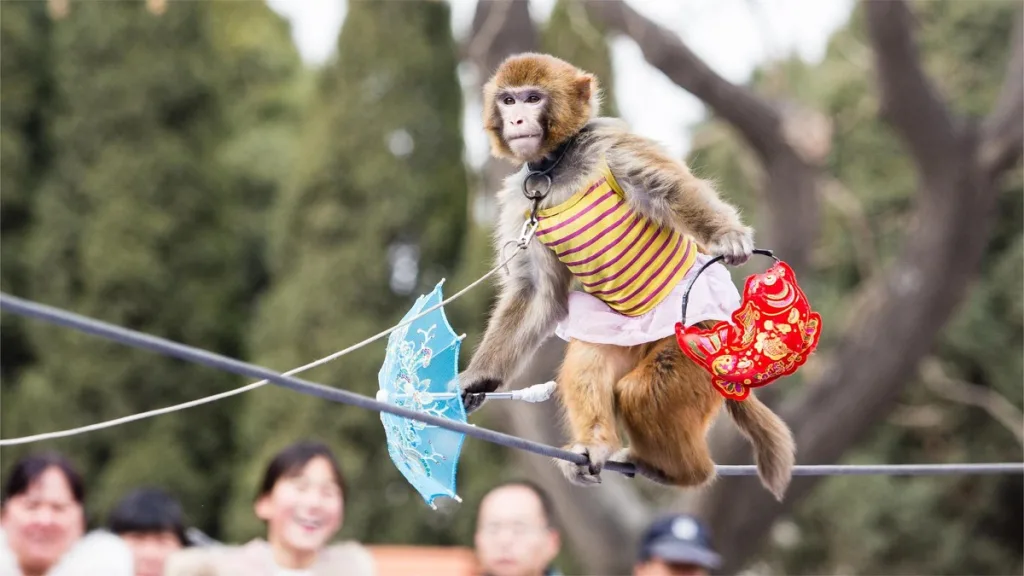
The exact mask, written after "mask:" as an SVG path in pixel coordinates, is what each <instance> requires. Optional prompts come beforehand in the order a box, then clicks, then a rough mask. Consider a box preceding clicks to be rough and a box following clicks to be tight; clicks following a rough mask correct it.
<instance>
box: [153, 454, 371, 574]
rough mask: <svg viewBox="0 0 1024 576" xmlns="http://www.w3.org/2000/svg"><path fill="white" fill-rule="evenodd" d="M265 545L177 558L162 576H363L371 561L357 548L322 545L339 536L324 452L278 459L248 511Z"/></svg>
mask: <svg viewBox="0 0 1024 576" xmlns="http://www.w3.org/2000/svg"><path fill="white" fill-rule="evenodd" d="M254 511H255V513H256V516H258V517H259V518H260V519H261V520H263V521H264V522H266V525H267V539H266V540H263V539H255V540H252V541H251V542H249V543H248V544H245V545H244V546H214V547H211V548H197V549H191V550H184V551H181V552H179V553H176V554H175V555H173V556H172V557H171V558H170V559H168V561H167V569H166V574H167V576H222V575H223V576H228V575H234V574H247V575H252V576H339V575H341V574H345V575H346V576H349V575H351V576H369V575H371V574H374V573H375V567H374V562H373V557H372V556H371V555H370V553H369V551H367V550H366V549H365V548H363V547H362V546H361V545H360V544H358V543H356V542H343V543H339V544H335V545H328V544H327V542H328V541H329V540H330V539H331V538H332V537H334V535H335V534H337V532H338V530H340V529H341V526H342V523H343V521H344V513H345V481H344V476H343V475H342V473H341V469H340V468H339V466H338V463H337V461H336V460H335V458H334V455H333V454H332V453H331V451H330V449H329V448H327V447H326V446H324V445H323V444H319V443H316V442H297V443H295V444H292V445H290V446H288V447H287V448H285V449H283V450H281V451H280V452H278V453H277V454H276V455H275V456H274V458H273V459H272V460H271V461H270V464H269V465H268V466H267V468H266V470H265V472H264V474H263V481H262V482H261V483H260V489H259V493H258V495H257V497H256V502H255V505H254Z"/></svg>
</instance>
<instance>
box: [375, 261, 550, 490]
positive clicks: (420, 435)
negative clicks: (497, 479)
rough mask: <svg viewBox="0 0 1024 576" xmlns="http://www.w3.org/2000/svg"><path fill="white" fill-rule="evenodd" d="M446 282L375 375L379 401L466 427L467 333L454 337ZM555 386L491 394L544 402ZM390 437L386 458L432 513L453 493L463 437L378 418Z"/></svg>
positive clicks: (397, 335) (418, 308) (421, 301)
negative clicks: (462, 381) (463, 360)
mask: <svg viewBox="0 0 1024 576" xmlns="http://www.w3.org/2000/svg"><path fill="white" fill-rule="evenodd" d="M442 284H444V280H443V279H442V280H441V281H440V282H438V283H437V286H435V287H434V290H433V291H432V292H431V293H430V294H427V295H425V296H420V297H419V298H417V299H416V303H415V304H413V306H412V308H411V309H410V310H409V311H408V312H407V313H406V314H405V316H404V317H403V318H402V320H401V322H399V324H405V323H406V322H407V321H408V320H409V319H410V318H413V317H415V316H419V315H420V314H422V313H423V311H424V310H429V309H431V308H435V307H436V310H431V311H430V312H428V313H426V314H424V315H423V316H422V317H421V318H417V319H416V320H413V321H412V322H410V323H409V324H407V325H405V326H402V327H401V328H398V329H397V330H395V331H394V332H392V333H391V335H390V336H389V337H388V348H387V353H386V355H385V358H384V364H383V365H382V366H381V369H380V372H379V373H378V374H377V380H378V383H379V384H380V390H379V391H378V392H377V399H378V400H380V401H382V402H389V403H391V404H395V405H397V406H401V407H403V408H408V409H410V410H415V411H417V412H423V413H427V414H432V415H434V416H438V417H441V418H447V419H450V420H457V421H460V422H466V409H465V408H464V407H463V406H462V395H461V391H460V388H459V381H458V374H459V348H460V346H461V344H462V339H463V338H465V337H466V335H465V334H463V335H461V336H459V335H456V333H455V330H453V329H452V327H451V325H450V324H449V323H448V318H447V317H446V316H445V314H444V308H443V307H441V306H440V304H441V303H442V302H443V298H442V297H441V285H442ZM554 388H555V383H554V382H546V383H544V384H539V385H536V386H531V387H529V388H526V389H523V390H515V391H512V392H498V393H492V394H487V397H488V398H489V399H490V398H502V399H509V400H524V401H527V402H541V401H544V400H546V399H547V398H548V397H550V396H551V393H552V392H553V391H554ZM380 419H381V422H382V423H383V424H384V433H385V434H386V435H387V442H388V453H389V454H390V455H391V460H392V461H393V462H394V463H395V466H396V467H397V468H398V470H399V471H400V472H401V473H402V475H403V476H405V478H406V480H408V481H409V483H410V484H412V486H413V487H414V488H416V490H417V491H418V492H419V493H420V495H421V496H423V499H424V500H425V501H426V502H427V504H429V505H430V507H431V508H433V509H435V510H436V509H437V506H435V505H434V499H436V498H437V497H438V496H447V497H449V498H453V499H455V500H456V501H459V502H462V499H461V498H459V496H458V495H457V494H456V493H455V476H456V468H457V464H458V461H459V454H460V452H461V451H462V441H463V439H464V438H465V436H464V435H463V434H462V433H460V432H455V431H452V430H448V429H447V428H441V427H439V426H434V425H432V424H427V423H425V422H420V421H418V420H412V419H409V418H404V417H402V416H396V415H394V414H389V413H387V412H381V413H380Z"/></svg>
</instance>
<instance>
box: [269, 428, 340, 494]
mask: <svg viewBox="0 0 1024 576" xmlns="http://www.w3.org/2000/svg"><path fill="white" fill-rule="evenodd" d="M318 456H319V457H322V458H324V459H326V460H327V462H329V463H330V465H331V469H332V470H333V471H334V479H335V480H336V481H337V482H338V486H339V487H341V498H342V501H344V500H345V496H346V494H347V492H348V491H347V490H346V487H345V477H344V476H343V475H342V473H341V466H339V465H338V461H337V460H336V459H335V458H334V452H332V451H331V449H330V448H328V447H327V445H325V444H323V443H321V442H314V441H311V440H300V441H298V442H295V443H294V444H290V445H289V446H287V447H285V448H284V449H283V450H281V451H280V452H278V453H277V454H276V455H275V456H274V458H273V459H272V460H271V461H270V464H269V465H267V469H266V471H265V472H264V473H263V482H261V483H260V491H259V494H257V499H259V498H262V497H264V496H266V495H267V494H270V493H271V492H272V491H273V490H274V485H276V484H277V481H278V480H280V479H281V478H286V477H289V476H294V475H296V474H298V473H299V472H300V471H301V470H302V469H303V468H305V467H306V464H309V461H310V460H312V459H314V458H316V457H318Z"/></svg>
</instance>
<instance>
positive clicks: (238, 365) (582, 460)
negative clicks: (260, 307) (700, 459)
mask: <svg viewBox="0 0 1024 576" xmlns="http://www.w3.org/2000/svg"><path fill="white" fill-rule="evenodd" d="M0 310H4V311H6V312H10V313H13V314H18V315H21V316H27V317H30V318H35V319H37V320H42V321H44V322H49V323H51V324H56V325H59V326H64V327H66V328H71V329H74V330H78V331H80V332H85V333H87V334H92V335H94V336H99V337H102V338H107V339H109V340H113V341H116V342H118V343H120V344H123V345H126V346H131V347H133V348H141V349H145V350H150V351H152V352H156V353H158V354H163V355H165V356H172V357H175V358H178V359H181V360H186V361H189V362H195V363H197V364H203V365H206V366H209V367H211V368H216V369H219V370H224V371H227V372H232V373H235V374H239V375H242V376H247V377H250V378H259V379H262V380H266V381H268V382H270V383H273V384H276V385H278V386H282V387H284V388H289V389H291V390H295V391H297V392H301V393H304V394H310V395H312V396H316V397H319V398H322V399H324V400H330V401H333V402H340V403H344V404H351V405H353V406H357V407H360V408H364V409H367V410H373V411H375V412H387V413H389V414H394V415H396V416H401V417H404V418H409V419H412V420H418V421H420V422H424V423H427V424H433V425H435V426H440V427H442V428H447V429H449V430H453V431H456V432H461V433H463V434H465V435H467V436H472V437H474V438H478V439H481V440H486V441H488V442H493V443H495V444H500V445H502V446H506V447H509V448H517V449H520V450H526V451H529V452H533V453H535V454H539V455H541V456H548V457H550V458H558V459H560V460H565V461H568V462H572V463H574V464H578V465H584V464H587V463H588V459H587V457H586V456H584V455H582V454H576V453H573V452H569V451H567V450H562V449H559V448H555V447H554V446H549V445H547V444H541V443H539V442H534V441H532V440H527V439H525V438H519V437H517V436H511V435H509V434H503V433H501V432H497V431H494V430H489V429H487V428H479V427H477V426H474V425H472V424H468V423H465V422H460V421H456V420H449V419H446V418H440V417H438V416H433V415H430V414H425V413H422V412H416V411H415V410H409V409H408V408H402V407H400V406H395V405H393V404H387V403H384V402H378V401H377V400H375V399H373V398H369V397H367V396H363V395H361V394H356V393H354V392H349V391H347V390H340V389H337V388H331V387H328V386H324V385H322V384H316V383H313V382H308V381H306V380H302V379H299V378H295V377H294V376H286V375H284V374H278V373H275V372H273V371H271V370H268V369H267V368H263V367H261V366H256V365H254V364H249V363H246V362H241V361H239V360H235V359H232V358H228V357H227V356H222V355H219V354H215V353H213V352H208V351H206V350H201V349H199V348H193V347H191V346H186V345H184V344H179V343H177V342H172V341H170V340H167V339H164V338H160V337H157V336H152V335H150V334H145V333H142V332H137V331H135V330H130V329H127V328H122V327H119V326H114V325H112V324H108V323H106V322H101V321H99V320H94V319H91V318H87V317H85V316H81V315H79V314H75V313H73V312H68V311H65V310H61V309H59V308H54V307H51V306H46V305H44V304H39V303H36V302H32V301H30V300H24V299H21V298H17V297H14V296H10V295H8V294H5V293H3V292H0ZM604 468H605V469H607V470H613V471H615V472H619V473H622V474H625V475H627V476H634V475H635V474H636V470H635V468H634V467H633V465H632V464H628V463H623V462H607V463H605V466H604ZM716 471H717V473H718V474H719V475H721V476H753V475H756V474H757V469H756V467H755V466H722V465H720V466H716ZM1005 473H1016V474H1024V462H1005V463H979V464H905V465H898V464H896V465H870V466H858V465H846V466H833V465H821V466H796V467H795V468H794V470H793V475H794V476H833V475H855V474H856V475H866V474H886V475H936V474H1005Z"/></svg>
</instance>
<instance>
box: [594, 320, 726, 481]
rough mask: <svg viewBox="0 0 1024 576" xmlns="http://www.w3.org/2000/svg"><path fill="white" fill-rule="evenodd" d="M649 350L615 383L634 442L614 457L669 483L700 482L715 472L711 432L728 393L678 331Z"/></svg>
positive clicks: (623, 416) (625, 420)
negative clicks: (686, 350)
mask: <svg viewBox="0 0 1024 576" xmlns="http://www.w3.org/2000/svg"><path fill="white" fill-rule="evenodd" d="M649 350H650V351H649V352H648V353H647V354H646V355H645V356H644V358H643V359H642V360H641V361H640V363H639V365H638V366H637V367H636V368H635V369H633V370H632V371H630V372H629V373H628V374H626V375H625V376H624V377H623V378H622V379H621V380H619V381H618V383H617V384H616V385H615V396H616V400H617V403H618V407H619V413H620V415H621V418H622V423H623V426H624V428H625V430H626V433H627V435H628V436H629V448H627V449H626V450H623V451H621V452H619V453H618V454H615V455H614V456H613V457H612V459H614V460H619V461H628V462H632V463H633V464H635V465H636V466H637V468H638V470H639V471H640V472H641V473H642V474H644V475H646V476H649V477H651V478H652V479H654V480H656V481H658V482H662V483H664V484H673V485H677V486H699V485H701V484H704V483H706V482H707V481H709V480H710V479H711V478H712V477H713V476H714V472H715V464H714V462H713V461H712V460H711V454H710V453H709V451H708V446H707V441H706V435H707V431H708V428H709V427H710V426H711V422H712V420H713V418H714V416H715V414H717V413H718V410H719V409H720V408H721V407H722V403H723V399H722V397H721V395H719V394H718V393H717V392H715V390H714V388H713V387H712V386H711V376H710V375H709V374H708V373H707V372H706V371H705V370H704V369H702V368H701V367H700V366H698V365H697V364H695V363H694V362H693V361H691V360H690V359H689V358H687V357H686V356H685V355H684V354H683V352H682V351H681V350H680V349H679V345H678V344H677V343H676V339H675V337H674V336H671V337H668V338H665V339H662V340H660V341H658V342H657V343H655V344H654V345H653V346H651V347H650V348H649Z"/></svg>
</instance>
